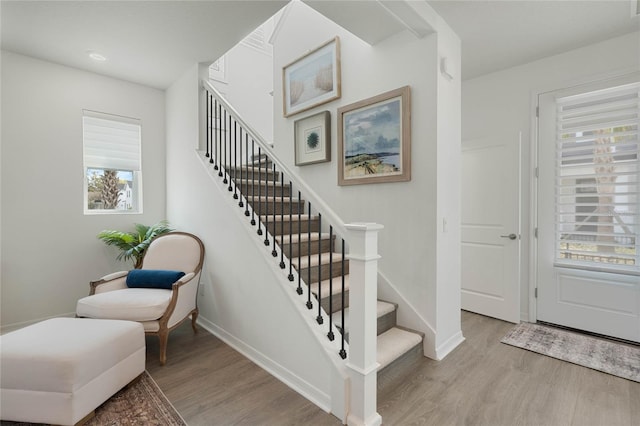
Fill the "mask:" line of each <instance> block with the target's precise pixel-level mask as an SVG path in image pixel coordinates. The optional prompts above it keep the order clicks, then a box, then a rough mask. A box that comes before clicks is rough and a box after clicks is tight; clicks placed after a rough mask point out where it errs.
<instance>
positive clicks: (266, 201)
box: [260, 154, 275, 246]
mask: <svg viewBox="0 0 640 426" xmlns="http://www.w3.org/2000/svg"><path fill="white" fill-rule="evenodd" d="M264 157H265V158H264V159H265V162H264V176H265V181H264V218H265V219H264V245H265V246H268V245H269V244H271V243H270V242H269V157H268V156H267V154H265V155H264ZM260 206H261V207H262V200H260ZM274 225H275V224H274Z"/></svg>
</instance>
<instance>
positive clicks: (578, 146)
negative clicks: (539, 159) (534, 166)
mask: <svg viewBox="0 0 640 426" xmlns="http://www.w3.org/2000/svg"><path fill="white" fill-rule="evenodd" d="M556 103H557V105H556V106H557V108H556V111H557V124H556V130H557V132H556V167H555V169H556V179H555V184H556V194H555V196H556V203H555V205H556V217H555V221H556V243H557V245H556V249H557V252H556V262H558V263H560V264H575V265H583V266H587V267H588V266H592V267H597V266H598V265H600V266H603V265H606V268H607V270H619V271H620V272H623V271H625V270H631V271H635V272H638V271H639V270H640V252H639V250H638V240H639V238H640V196H639V193H640V159H639V155H638V154H639V144H638V124H639V117H640V83H633V84H626V85H623V86H618V87H613V88H608V89H604V90H598V91H594V92H589V93H583V94H580V95H574V96H567V97H562V98H558V99H557V100H556Z"/></svg>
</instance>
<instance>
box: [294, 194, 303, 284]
mask: <svg viewBox="0 0 640 426" xmlns="http://www.w3.org/2000/svg"><path fill="white" fill-rule="evenodd" d="M299 201H300V191H298V202H299ZM301 211H302V209H298V288H297V289H296V292H297V293H298V294H299V295H302V293H303V291H302V284H301V283H300V281H301V278H300V261H301V260H302V241H301V237H302V215H301Z"/></svg>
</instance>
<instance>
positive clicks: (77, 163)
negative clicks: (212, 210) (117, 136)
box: [1, 51, 165, 329]
mask: <svg viewBox="0 0 640 426" xmlns="http://www.w3.org/2000/svg"><path fill="white" fill-rule="evenodd" d="M83 109H91V110H95V111H101V112H106V113H110V114H118V115H124V116H128V117H134V118H139V119H140V120H141V122H142V173H143V177H142V179H143V190H144V195H143V196H144V199H143V202H144V213H143V214H122V215H90V216H85V215H84V214H83V179H84V172H83V166H82V110H83ZM164 123H165V121H164V92H162V91H160V90H157V89H152V88H149V87H145V86H140V85H137V84H132V83H127V82H124V81H121V80H116V79H113V78H108V77H104V76H100V75H97V74H93V73H89V72H85V71H80V70H77V69H74V68H68V67H64V66H61V65H57V64H53V63H50V62H45V61H41V60H38V59H34V58H30V57H26V56H22V55H17V54H14V53H11V52H4V51H3V52H2V228H1V229H2V317H1V322H2V326H3V329H5V328H6V327H10V326H12V325H13V326H15V325H19V324H21V323H28V322H31V321H35V320H39V319H43V318H46V317H51V316H57V315H65V314H66V315H73V314H74V313H75V304H76V301H77V299H79V298H80V297H83V296H86V295H87V294H88V293H89V284H88V283H89V281H90V280H94V279H97V278H100V277H101V276H103V275H104V274H107V273H110V272H113V271H116V270H120V269H130V268H131V265H129V264H124V263H119V262H116V261H115V256H116V255H117V253H118V252H117V251H116V250H115V249H113V248H111V247H107V246H106V245H105V244H104V243H102V242H101V241H100V240H98V239H97V238H96V234H98V232H100V231H101V230H103V229H119V230H126V229H133V223H144V224H151V223H155V222H157V221H158V220H161V219H164V216H165V171H164V163H165V133H164Z"/></svg>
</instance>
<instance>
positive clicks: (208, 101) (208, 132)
mask: <svg viewBox="0 0 640 426" xmlns="http://www.w3.org/2000/svg"><path fill="white" fill-rule="evenodd" d="M205 103H206V104H207V152H206V153H205V154H204V156H205V157H207V158H209V142H210V140H209V137H210V133H211V130H210V129H211V112H210V109H209V105H210V104H211V94H209V91H208V90H207V99H206V100H205Z"/></svg>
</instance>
